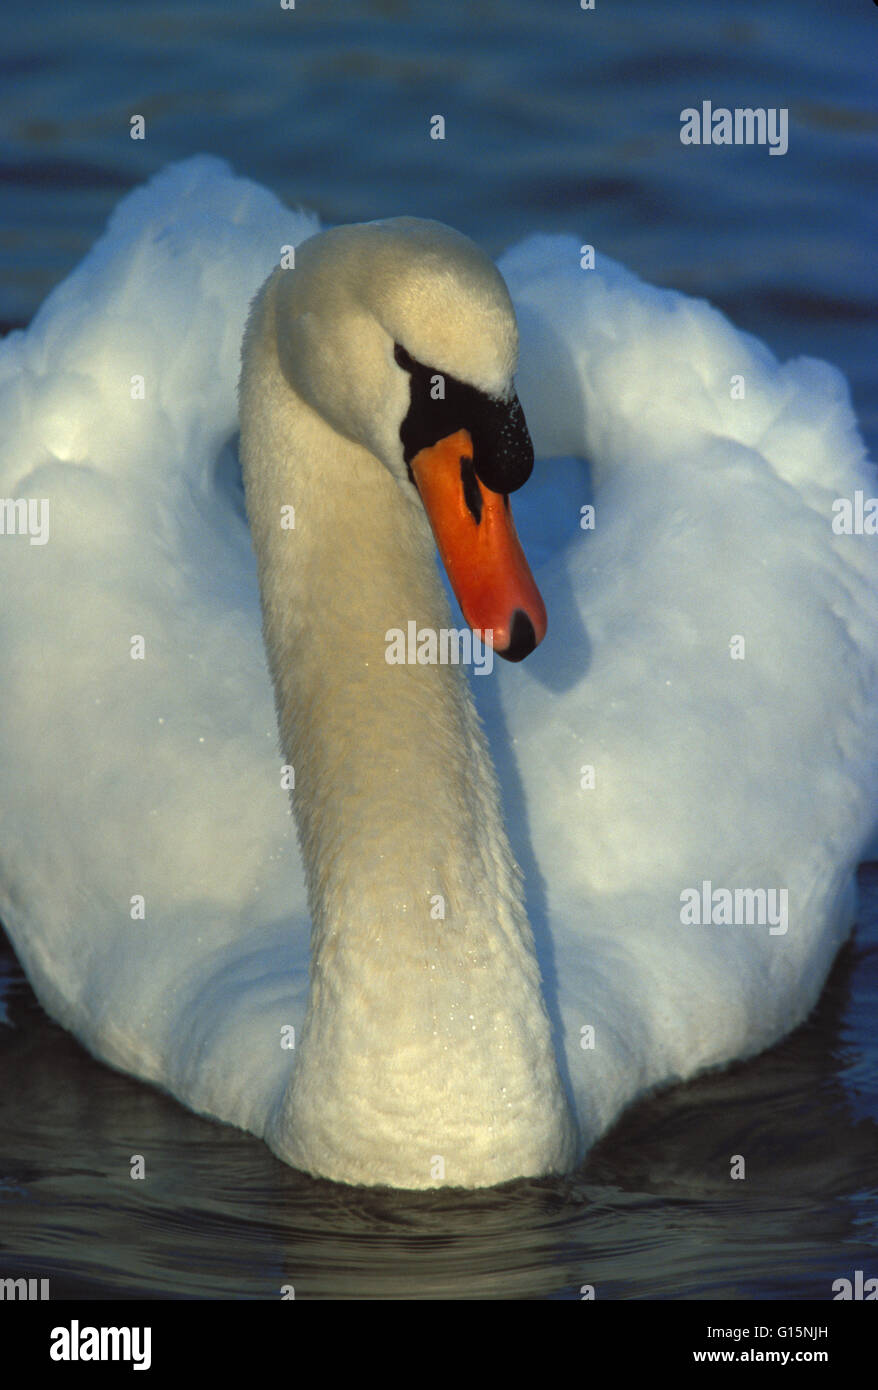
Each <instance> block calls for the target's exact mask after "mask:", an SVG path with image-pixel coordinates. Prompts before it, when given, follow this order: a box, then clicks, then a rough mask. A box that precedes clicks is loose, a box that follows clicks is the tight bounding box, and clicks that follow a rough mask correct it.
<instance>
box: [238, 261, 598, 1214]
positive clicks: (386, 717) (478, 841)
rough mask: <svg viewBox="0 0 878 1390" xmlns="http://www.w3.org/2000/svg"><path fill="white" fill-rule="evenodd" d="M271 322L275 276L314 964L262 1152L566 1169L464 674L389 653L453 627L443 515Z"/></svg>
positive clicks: (488, 1168)
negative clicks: (331, 414) (328, 416)
mask: <svg viewBox="0 0 878 1390" xmlns="http://www.w3.org/2000/svg"><path fill="white" fill-rule="evenodd" d="M271 313H272V306H271V299H270V282H269V290H268V293H267V294H266V295H264V296H263V300H262V303H261V305H260V306H259V308H258V310H257V314H256V316H255V317H254V321H253V323H252V325H251V329H250V331H249V334H248V337H249V342H250V350H249V352H248V353H247V354H245V368H244V372H243V374H242V392H241V443H242V461H243V467H244V477H245V486H246V490H247V501H248V511H249V513H250V519H251V528H252V533H253V539H254V544H255V547H256V553H257V557H258V562H259V575H260V587H261V594H262V606H263V617H264V629H265V639H266V648H267V651H268V656H269V664H270V667H271V673H272V678H273V681H274V686H275V695H276V701H277V707H278V718H279V724H280V730H281V739H282V744H283V748H284V752H285V755H286V758H287V760H288V761H289V762H290V763H291V764H292V765H293V767H294V769H295V791H294V794H293V809H294V813H295V816H296V822H297V827H298V831H299V838H300V843H301V846H302V851H303V856H304V860H305V867H306V873H307V879H308V891H309V902H310V908H311V916H312V954H311V992H310V997H309V1006H308V1016H307V1019H306V1023H305V1028H304V1030H303V1035H302V1038H301V1040H300V1044H299V1049H298V1052H297V1057H296V1067H295V1070H294V1074H293V1079H292V1082H291V1085H290V1088H289V1090H288V1092H287V1094H286V1096H285V1097H284V1103H283V1105H282V1107H281V1110H280V1112H279V1113H278V1115H277V1116H276V1117H275V1121H274V1124H273V1131H272V1134H271V1135H270V1136H269V1140H270V1142H271V1143H272V1146H273V1147H274V1148H275V1149H276V1150H277V1151H278V1152H279V1153H281V1155H282V1156H283V1157H284V1158H286V1159H287V1161H289V1162H291V1163H293V1164H294V1165H295V1166H297V1167H301V1168H304V1169H306V1170H308V1171H312V1172H316V1173H319V1174H321V1175H323V1176H328V1177H336V1178H339V1179H340V1180H343V1181H348V1182H367V1183H375V1182H382V1183H387V1184H389V1185H393V1186H404V1187H428V1186H432V1185H435V1184H436V1183H440V1182H445V1183H450V1184H452V1185H461V1186H471V1185H487V1184H491V1183H495V1182H499V1181H503V1180H505V1179H507V1178H510V1177H514V1176H517V1175H519V1174H525V1173H529V1174H530V1173H538V1172H545V1171H549V1170H551V1169H556V1168H557V1169H560V1168H563V1167H565V1166H567V1164H568V1163H569V1158H570V1143H571V1140H570V1129H569V1120H568V1116H567V1110H566V1102H565V1100H564V1097H563V1094H562V1091H561V1086H560V1081H559V1078H558V1074H557V1067H556V1063H555V1058H554V1053H553V1050H552V1046H551V1039H550V1033H549V1025H548V1021H547V1018H546V1014H545V1009H544V1006H543V1002H542V998H541V994H540V982H539V972H538V968H537V964H536V959H535V955H534V951H533V943H532V938H531V933H530V928H529V925H528V923H527V920H526V917H525V914H524V911H523V907H522V900H521V885H520V875H519V871H518V868H517V866H516V864H515V862H514V860H513V857H512V854H511V851H510V848H509V845H508V841H507V838H506V835H505V832H504V830H503V825H502V819H501V814H500V805H499V795H498V789H497V784H496V779H495V776H494V771H493V768H492V766H491V762H490V757H489V754H488V750H487V745H486V741H485V738H484V735H483V732H482V730H481V727H480V725H479V722H478V718H477V715H476V712H475V708H474V705H473V702H472V698H471V695H470V692H469V688H468V685H467V682H466V680H465V678H464V676H463V673H462V672H461V671H460V670H459V669H458V668H457V667H456V666H453V665H420V664H405V665H398V664H390V663H388V661H387V660H386V652H387V640H386V634H387V632H388V630H389V629H394V628H395V629H401V630H402V631H403V632H407V630H408V624H409V623H410V622H411V621H414V623H415V624H416V626H417V628H418V629H423V628H429V629H433V630H436V631H438V630H440V629H442V628H450V627H451V626H452V622H451V615H450V611H449V608H448V604H447V601H446V598H445V593H444V590H443V588H442V585H441V583H440V580H439V576H438V573H437V567H436V562H435V551H434V547H433V542H432V537H431V533H430V529H429V525H428V523H427V521H426V517H425V516H424V514H423V510H422V508H421V507H420V504H419V501H418V499H417V496H416V494H415V491H414V488H412V492H411V496H410V497H409V496H407V495H406V493H405V491H404V490H403V489H401V488H400V487H399V485H398V484H397V483H396V482H395V480H394V479H393V478H392V477H391V475H390V473H389V472H388V471H387V470H386V469H385V468H383V467H382V466H381V465H380V464H379V463H378V461H377V460H376V459H374V458H373V457H372V456H371V455H370V454H369V453H367V452H366V451H365V450H364V449H362V448H360V447H359V446H357V445H356V444H353V443H352V442H350V441H348V440H345V439H343V438H341V437H340V436H339V435H338V434H337V433H335V432H334V431H333V430H331V429H330V428H329V426H328V425H327V424H326V423H325V422H324V421H323V420H321V419H320V418H319V417H318V416H317V415H316V414H315V413H314V412H313V411H311V410H310V409H309V408H308V407H307V406H305V405H304V403H303V402H302V401H301V400H300V399H298V397H297V396H296V394H295V392H293V391H292V390H291V389H290V387H289V385H288V383H287V382H286V381H284V380H283V378H282V376H281V374H280V371H279V368H278V365H277V361H276V358H275V356H274V353H273V351H272V343H273V341H274V339H273V334H272V332H271ZM260 316H261V318H260ZM257 333H258V335H259V336H258V341H257V340H256V338H255V335H256V334H257ZM291 506H292V507H293V508H294V516H295V526H294V528H292V529H291V528H290V527H289V525H287V526H283V525H282V524H281V519H282V517H285V519H286V521H287V522H289V520H290V513H289V511H288V510H287V511H286V512H284V511H283V509H284V508H287V509H288V508H289V507H291Z"/></svg>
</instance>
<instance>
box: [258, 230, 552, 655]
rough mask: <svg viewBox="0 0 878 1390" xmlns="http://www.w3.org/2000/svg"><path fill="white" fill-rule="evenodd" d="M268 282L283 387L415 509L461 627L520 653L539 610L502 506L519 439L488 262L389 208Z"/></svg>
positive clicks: (507, 316) (521, 468) (512, 342)
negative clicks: (385, 474) (366, 457)
mask: <svg viewBox="0 0 878 1390" xmlns="http://www.w3.org/2000/svg"><path fill="white" fill-rule="evenodd" d="M276 281H277V289H276V301H275V302H276V332H277V344H278V359H279V363H280V367H281V370H282V372H283V374H284V377H285V378H286V380H287V382H288V383H289V385H290V386H292V387H293V389H294V390H295V391H296V393H297V394H298V395H299V396H300V397H301V399H302V400H304V401H305V402H306V403H307V404H308V405H309V406H310V407H311V408H312V409H313V410H315V411H316V412H317V413H318V414H319V415H320V416H321V417H322V418H323V419H324V420H325V421H326V422H327V423H328V424H329V425H331V426H332V428H333V429H334V430H335V431H337V432H338V433H339V434H341V435H343V436H345V437H346V438H348V439H351V440H353V441H355V442H356V443H358V444H360V445H363V446H365V447H366V448H367V449H368V450H369V451H370V453H372V454H373V455H374V456H375V457H376V458H377V459H378V460H379V461H380V462H381V463H382V464H383V465H384V466H385V467H386V468H387V469H388V470H389V472H390V473H391V474H392V476H393V477H394V479H395V481H396V482H397V483H398V485H399V487H400V489H401V490H402V491H403V493H404V494H405V495H406V496H408V497H410V498H411V499H412V501H413V503H415V504H417V505H421V504H422V505H423V507H424V509H425V510H426V513H427V516H428V518H429V521H430V524H431V526H432V528H433V533H434V535H435V538H436V542H437V545H438V548H439V552H440V555H441V557H442V560H443V563H444V564H445V568H446V570H447V572H448V576H449V579H450V580H451V584H452V587H453V588H454V591H455V593H456V595H457V598H458V601H459V602H460V605H461V608H462V610H463V614H464V617H465V618H466V620H467V622H468V623H469V624H470V626H471V627H473V629H475V630H476V631H478V632H481V633H482V634H483V635H484V636H485V638H486V640H487V641H489V642H491V644H492V645H493V647H494V649H495V650H496V651H497V652H498V654H500V655H502V656H505V657H507V658H508V659H510V660H514V661H515V660H521V658H522V657H524V656H527V655H528V653H529V652H530V651H532V650H533V648H534V647H535V646H536V645H537V643H538V642H540V641H541V640H542V638H543V636H544V634H545V630H546V613H545V607H544V605H543V601H542V598H541V597H540V594H539V591H538V589H537V587H536V584H535V582H534V580H533V577H532V575H531V573H530V569H529V567H528V565H527V561H526V560H525V558H524V554H523V552H522V550H521V546H520V543H519V541H518V537H517V535H516V533H515V528H514V525H513V523H512V517H511V511H510V507H509V493H510V492H513V491H515V490H516V489H517V488H519V487H521V486H522V485H523V484H524V483H525V482H526V481H527V479H528V477H529V476H530V473H531V470H532V468H533V445H532V443H531V439H530V435H529V433H528V429H527V425H526V423H525V419H524V414H523V412H522V409H521V406H520V404H519V401H518V397H517V395H516V393H515V386H514V381H513V373H514V371H515V367H516V364H517V359H518V329H517V325H516V321H515V313H514V310H513V307H512V301H511V299H510V297H509V291H508V290H507V288H506V284H505V282H504V280H503V278H502V276H501V275H500V272H499V271H498V270H497V268H496V266H495V265H494V264H493V262H492V261H491V260H490V259H489V258H488V257H487V256H486V255H485V254H484V252H482V251H481V250H480V249H479V248H478V247H477V246H476V245H475V244H474V243H473V242H471V241H470V240H469V238H467V237H465V236H463V235H461V233H459V232H456V231H454V230H452V229H451V228H450V227H446V226H444V225H443V224H442V223H439V222H432V221H426V220H422V219H419V218H413V217H399V218H392V219H389V220H387V221H380V222H368V223H363V224H360V225H354V226H347V227H338V228H334V229H332V230H330V231H326V232H321V233H319V234H318V235H316V236H314V237H312V238H310V239H309V240H308V241H305V242H303V243H302V244H301V245H300V246H299V247H297V249H296V263H295V269H294V270H290V271H281V272H276Z"/></svg>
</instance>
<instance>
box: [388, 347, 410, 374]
mask: <svg viewBox="0 0 878 1390" xmlns="http://www.w3.org/2000/svg"><path fill="white" fill-rule="evenodd" d="M393 356H394V358H395V359H396V362H397V363H398V365H399V366H400V367H402V368H403V370H404V371H406V372H410V371H411V370H412V369H413V367H414V365H415V359H414V358H413V357H411V356H410V355H409V353H407V352H406V350H405V348H404V347H403V345H402V343H394V344H393Z"/></svg>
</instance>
